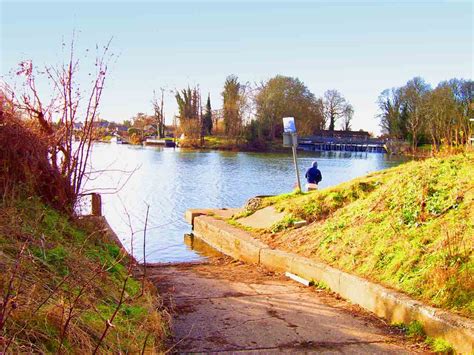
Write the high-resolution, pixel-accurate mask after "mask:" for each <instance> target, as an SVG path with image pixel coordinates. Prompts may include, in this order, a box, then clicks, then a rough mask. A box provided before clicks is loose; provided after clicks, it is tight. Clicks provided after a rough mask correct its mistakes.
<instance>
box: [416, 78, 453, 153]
mask: <svg viewBox="0 0 474 355" xmlns="http://www.w3.org/2000/svg"><path fill="white" fill-rule="evenodd" d="M423 109H424V114H425V116H426V117H427V122H426V126H425V128H426V129H427V133H428V134H429V135H430V137H431V142H432V144H433V145H434V146H435V148H436V149H439V147H440V146H441V144H442V143H446V144H448V145H452V144H453V143H454V141H455V137H456V132H457V128H458V127H457V125H456V121H457V119H456V117H457V116H458V107H457V105H456V100H455V98H454V94H453V91H452V88H451V87H450V86H449V85H447V84H440V85H438V87H437V88H436V89H434V90H433V91H430V92H428V93H427V94H426V97H425V105H424V108H423Z"/></svg>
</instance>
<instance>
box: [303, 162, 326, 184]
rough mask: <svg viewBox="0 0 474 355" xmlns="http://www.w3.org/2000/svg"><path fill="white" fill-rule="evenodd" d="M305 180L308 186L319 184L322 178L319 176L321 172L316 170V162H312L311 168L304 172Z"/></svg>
mask: <svg viewBox="0 0 474 355" xmlns="http://www.w3.org/2000/svg"><path fill="white" fill-rule="evenodd" d="M305 177H306V180H307V181H308V184H315V185H317V184H319V182H320V181H321V180H322V179H323V176H322V175H321V171H319V169H318V162H317V161H314V162H313V166H312V167H311V168H309V169H308V171H307V172H306V175H305Z"/></svg>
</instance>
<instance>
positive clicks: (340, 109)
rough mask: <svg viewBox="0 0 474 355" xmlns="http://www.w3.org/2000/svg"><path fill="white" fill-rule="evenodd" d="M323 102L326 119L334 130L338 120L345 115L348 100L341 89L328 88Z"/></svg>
mask: <svg viewBox="0 0 474 355" xmlns="http://www.w3.org/2000/svg"><path fill="white" fill-rule="evenodd" d="M323 102H324V117H325V121H326V123H327V122H329V130H330V131H334V129H335V127H336V122H337V120H338V119H339V118H341V117H343V116H344V110H345V109H346V106H347V101H346V99H345V98H344V97H343V96H342V94H341V93H340V92H339V91H337V90H327V91H326V92H325V93H324V99H323Z"/></svg>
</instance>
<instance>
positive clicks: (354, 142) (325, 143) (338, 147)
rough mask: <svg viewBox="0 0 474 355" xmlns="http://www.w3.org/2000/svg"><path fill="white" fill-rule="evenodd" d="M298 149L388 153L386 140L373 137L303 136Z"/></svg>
mask: <svg viewBox="0 0 474 355" xmlns="http://www.w3.org/2000/svg"><path fill="white" fill-rule="evenodd" d="M298 149H301V150H306V151H346V152H367V153H387V149H386V147H385V141H383V140H381V139H373V138H368V139H366V140H365V139H352V138H342V137H323V136H310V137H302V138H301V139H300V140H299V141H298Z"/></svg>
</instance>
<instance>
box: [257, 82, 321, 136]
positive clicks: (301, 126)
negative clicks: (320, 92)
mask: <svg viewBox="0 0 474 355" xmlns="http://www.w3.org/2000/svg"><path fill="white" fill-rule="evenodd" d="M255 106H256V118H257V121H258V122H259V129H260V134H261V135H263V136H264V137H266V138H268V139H275V137H276V136H277V135H281V133H282V131H283V123H282V118H283V117H286V116H292V117H295V119H296V121H297V125H298V131H299V132H300V133H301V134H312V133H313V132H314V131H315V130H318V129H322V128H323V126H324V123H323V121H324V118H323V114H322V102H321V100H318V99H316V97H315V96H314V94H313V93H312V92H311V91H309V89H308V88H307V87H306V86H305V85H304V83H303V82H301V81H300V80H299V79H298V78H292V77H287V76H282V75H277V76H275V77H274V78H272V79H270V80H268V81H267V82H266V83H263V84H262V85H261V87H260V88H259V89H258V92H257V94H256V96H255Z"/></svg>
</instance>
